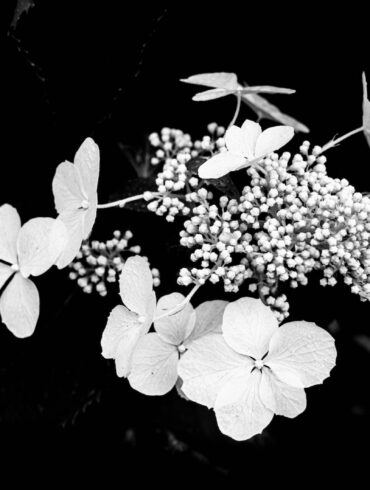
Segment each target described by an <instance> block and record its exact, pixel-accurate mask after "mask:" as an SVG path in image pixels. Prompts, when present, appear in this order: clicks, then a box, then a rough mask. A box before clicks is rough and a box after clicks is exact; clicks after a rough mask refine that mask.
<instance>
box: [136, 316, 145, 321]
mask: <svg viewBox="0 0 370 490" xmlns="http://www.w3.org/2000/svg"><path fill="white" fill-rule="evenodd" d="M137 321H138V322H139V323H144V322H145V316H143V315H141V316H139V318H138V319H137Z"/></svg>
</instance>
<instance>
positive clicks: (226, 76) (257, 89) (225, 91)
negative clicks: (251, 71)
mask: <svg viewBox="0 0 370 490" xmlns="http://www.w3.org/2000/svg"><path fill="white" fill-rule="evenodd" d="M180 81H181V82H185V83H191V84H194V85H203V86H204V87H212V88H211V90H205V91H204V92H199V93H197V94H195V95H194V97H193V100H195V101H206V100H213V99H219V98H220V97H226V95H232V94H238V93H240V94H256V93H268V94H293V93H294V92H295V90H292V89H290V88H281V87H272V86H270V85H257V86H254V87H242V86H241V85H239V83H238V79H237V76H236V74H235V73H228V72H218V73H201V74H199V75H193V76H191V77H189V78H182V79H181V80H180Z"/></svg>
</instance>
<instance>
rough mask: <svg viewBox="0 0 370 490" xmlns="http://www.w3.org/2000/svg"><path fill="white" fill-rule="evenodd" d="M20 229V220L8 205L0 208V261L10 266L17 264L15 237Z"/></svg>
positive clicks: (15, 211)
mask: <svg viewBox="0 0 370 490" xmlns="http://www.w3.org/2000/svg"><path fill="white" fill-rule="evenodd" d="M20 229H21V219H20V217H19V214H18V212H17V210H16V209H15V208H14V207H13V206H11V205H10V204H3V205H2V206H0V259H1V260H5V261H6V262H9V263H10V264H18V258H17V237H18V233H19V230H20Z"/></svg>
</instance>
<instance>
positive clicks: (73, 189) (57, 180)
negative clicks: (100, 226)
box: [53, 138, 100, 269]
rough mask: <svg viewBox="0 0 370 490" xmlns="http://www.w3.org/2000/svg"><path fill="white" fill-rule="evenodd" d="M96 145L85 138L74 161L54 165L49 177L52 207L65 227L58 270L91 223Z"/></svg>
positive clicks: (68, 260) (76, 248)
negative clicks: (65, 235)
mask: <svg viewBox="0 0 370 490" xmlns="http://www.w3.org/2000/svg"><path fill="white" fill-rule="evenodd" d="M99 164H100V157H99V147H98V145H97V144H96V143H94V141H93V140H92V139H91V138H86V139H85V141H84V142H83V143H82V145H81V146H80V148H79V149H78V150H77V153H76V155H75V158H74V164H73V163H71V162H67V161H66V162H63V163H61V164H60V165H58V167H57V169H56V172H55V176H54V179H53V193H54V200H55V207H56V210H57V212H58V213H59V217H58V219H59V220H61V221H63V223H64V224H65V226H66V227H67V230H68V236H69V239H68V243H67V244H66V247H65V250H64V252H63V254H62V255H61V256H60V257H59V259H58V262H57V266H58V268H59V269H62V268H63V267H65V266H67V265H68V264H70V263H71V262H72V260H73V259H74V258H75V257H76V255H77V254H78V251H79V250H80V248H81V243H82V240H84V239H86V238H87V237H88V236H89V234H90V233H91V230H92V228H93V226H94V222H95V218H96V211H97V206H98V196H97V187H98V179H99Z"/></svg>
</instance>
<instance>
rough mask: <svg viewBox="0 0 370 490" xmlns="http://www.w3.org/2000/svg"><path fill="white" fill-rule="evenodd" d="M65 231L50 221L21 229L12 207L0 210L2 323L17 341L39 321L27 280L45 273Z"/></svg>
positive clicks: (34, 292)
mask: <svg viewBox="0 0 370 490" xmlns="http://www.w3.org/2000/svg"><path fill="white" fill-rule="evenodd" d="M66 241H67V230H66V228H65V226H64V225H63V223H62V222H60V221H58V220H55V219H53V218H34V219H31V220H29V221H28V222H27V223H25V224H24V225H23V226H22V227H21V220H20V217H19V214H18V212H17V210H16V209H15V208H13V206H10V205H9V204H4V205H3V206H1V207H0V260H2V261H4V262H6V264H5V263H0V289H1V288H2V287H3V286H4V284H5V283H6V282H7V281H8V280H9V279H10V278H11V279H10V282H8V284H7V286H6V288H5V290H4V291H3V293H2V295H1V297H0V313H1V318H2V321H3V322H4V323H5V324H6V326H7V327H8V329H9V330H10V331H11V332H12V333H13V334H14V335H15V336H16V337H20V338H24V337H29V336H30V335H32V333H33V331H34V330H35V327H36V323H37V320H38V317H39V309H40V298H39V293H38V291H37V288H36V286H35V284H34V283H33V282H32V281H31V280H30V279H28V277H29V276H31V275H32V276H39V275H41V274H43V273H44V272H46V271H47V270H48V269H49V268H50V267H51V266H52V265H53V264H54V263H55V261H56V260H57V258H58V256H59V255H60V253H61V252H62V250H63V249H64V247H65V244H66Z"/></svg>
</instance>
